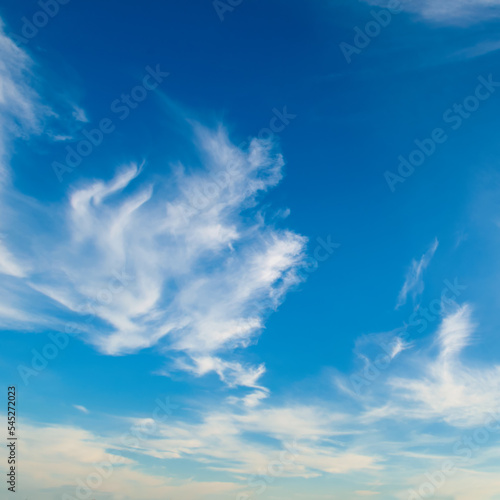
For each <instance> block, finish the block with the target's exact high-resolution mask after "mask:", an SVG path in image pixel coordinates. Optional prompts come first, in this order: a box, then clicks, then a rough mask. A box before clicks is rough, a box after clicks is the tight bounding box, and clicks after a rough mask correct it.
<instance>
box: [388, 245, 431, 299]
mask: <svg viewBox="0 0 500 500" xmlns="http://www.w3.org/2000/svg"><path fill="white" fill-rule="evenodd" d="M438 245H439V242H438V240H437V239H436V240H434V242H433V243H432V245H431V246H430V248H429V250H427V252H425V253H424V255H422V257H421V258H420V260H418V261H417V260H413V261H412V263H411V266H410V269H409V270H408V272H407V274H406V279H405V282H404V284H403V288H401V290H400V292H399V296H398V302H397V304H396V309H399V308H400V307H401V306H403V305H404V304H406V299H407V297H408V295H409V294H411V295H412V297H413V300H414V301H415V299H416V298H417V296H418V295H420V294H421V293H422V292H423V290H424V281H423V273H424V270H425V269H426V268H427V266H428V265H429V264H430V262H431V260H432V257H434V254H435V253H436V250H437V248H438Z"/></svg>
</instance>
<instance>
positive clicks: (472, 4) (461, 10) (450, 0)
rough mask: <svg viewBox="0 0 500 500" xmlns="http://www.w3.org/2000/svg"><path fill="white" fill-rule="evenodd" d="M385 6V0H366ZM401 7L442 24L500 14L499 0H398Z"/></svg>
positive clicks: (466, 21)
mask: <svg viewBox="0 0 500 500" xmlns="http://www.w3.org/2000/svg"><path fill="white" fill-rule="evenodd" d="M366 1H367V2H368V3H370V4H372V5H380V6H382V7H383V6H386V5H387V3H388V2H387V1H386V0H366ZM399 4H400V5H401V7H402V8H403V9H404V10H406V11H408V12H414V13H417V14H419V15H420V16H421V17H422V18H424V19H425V20H427V21H432V22H437V23H444V24H472V23H475V22H480V21H487V20H489V19H491V18H494V17H499V16H500V1H499V0H441V1H433V0H400V2H399Z"/></svg>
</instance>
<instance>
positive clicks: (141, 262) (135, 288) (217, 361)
mask: <svg viewBox="0 0 500 500" xmlns="http://www.w3.org/2000/svg"><path fill="white" fill-rule="evenodd" d="M0 43H1V44H2V46H4V48H5V49H6V50H5V53H4V56H3V60H2V65H1V66H0V72H1V74H2V75H3V76H4V77H5V78H4V80H3V82H2V85H3V86H2V88H1V89H0V104H3V105H5V106H7V108H8V111H9V113H8V114H7V115H6V116H4V117H3V119H2V125H3V126H4V128H5V127H7V126H8V125H9V124H16V123H18V122H21V121H22V122H23V123H25V122H26V123H27V124H28V125H30V127H26V128H25V130H26V131H29V130H30V129H32V130H34V129H36V127H37V124H38V120H39V115H40V114H43V111H41V109H42V107H40V106H39V105H38V104H37V102H38V97H37V96H36V94H35V93H34V91H32V90H31V89H30V88H29V86H28V84H27V83H26V81H27V80H26V79H25V78H24V76H23V72H24V71H25V70H26V68H27V67H28V64H29V59H28V57H27V56H26V55H25V54H24V53H23V52H22V51H21V50H20V49H19V48H18V47H16V46H15V45H14V44H12V42H11V41H10V40H8V39H7V38H6V37H5V36H3V37H1V38H0ZM74 109H75V110H76V111H78V110H80V108H78V107H74ZM80 111H81V110H80ZM77 118H78V119H79V120H83V118H84V114H82V113H81V112H78V117H77ZM190 139H191V140H192V141H193V144H192V146H191V148H192V149H194V151H195V153H197V154H198V156H199V158H200V163H201V165H202V167H201V168H197V169H188V168H186V167H184V166H183V165H181V164H177V165H176V166H175V172H174V174H171V173H168V174H167V173H165V174H163V175H160V176H157V177H156V178H155V180H154V181H153V180H151V179H150V178H148V176H147V175H146V174H145V172H144V169H143V168H142V167H143V165H137V164H134V163H132V164H129V165H125V166H123V167H122V168H121V169H119V170H118V171H117V173H116V174H115V175H114V176H113V177H111V178H110V179H106V180H88V181H82V182H81V183H80V184H79V185H78V186H77V187H76V188H73V189H72V190H71V191H70V192H69V193H68V196H67V199H66V200H64V201H63V202H60V203H59V204H53V205H50V206H49V205H44V204H43V203H40V202H37V201H35V200H25V199H23V200H22V202H21V201H20V200H21V198H22V195H20V194H18V193H16V192H15V190H14V188H13V187H12V186H9V187H10V192H11V193H14V196H12V195H10V196H8V197H7V196H4V197H3V199H2V200H1V203H3V206H4V208H5V210H3V214H4V217H3V220H2V227H0V229H1V231H2V233H3V235H4V237H3V240H2V241H0V272H2V273H4V274H7V275H9V276H11V277H14V278H16V279H17V281H15V282H13V281H12V280H11V281H8V282H7V281H6V282H5V283H4V284H3V285H1V286H0V296H5V297H6V300H7V302H6V303H5V304H4V308H5V309H6V311H7V312H8V314H7V315H6V316H0V327H1V328H15V329H19V330H26V329H31V328H32V327H33V321H32V319H30V318H33V317H35V318H37V319H38V320H39V321H40V323H41V324H43V325H44V326H45V327H47V326H48V327H49V328H54V329H64V324H65V323H68V322H69V321H71V322H72V323H73V325H74V326H75V328H76V329H77V330H78V331H80V332H81V333H82V334H83V337H84V338H85V339H86V340H87V341H89V342H91V343H92V344H94V345H95V346H96V347H97V348H98V349H99V350H100V351H102V352H104V353H106V354H110V355H119V354H125V353H132V352H136V351H138V350H140V349H143V348H146V347H151V346H155V345H158V344H160V345H161V349H163V350H164V351H165V353H166V354H167V356H169V357H170V358H174V364H173V366H174V367H177V368H182V369H186V370H189V371H191V372H192V373H194V374H196V375H199V376H201V375H204V374H206V373H209V372H216V373H218V374H219V376H220V378H221V379H222V380H224V381H226V382H227V383H228V384H229V385H232V386H235V385H244V386H248V387H254V388H258V387H259V386H258V379H259V378H260V377H261V376H262V374H263V373H264V371H265V368H264V366H263V365H261V366H257V367H251V366H247V365H245V364H244V363H242V362H240V361H234V360H232V359H227V355H228V353H230V352H231V351H232V350H233V349H235V348H237V347H246V346H248V345H249V344H250V343H251V342H253V341H254V340H255V339H256V338H257V336H258V335H259V333H260V332H261V331H262V329H263V327H264V321H265V319H266V317H267V315H268V314H269V313H270V312H271V311H273V310H274V309H276V308H277V307H278V305H279V304H280V303H281V301H282V300H283V298H284V296H285V294H286V292H287V291H288V290H289V289H290V288H291V287H292V286H294V285H295V284H297V283H298V282H299V281H300V278H299V275H298V270H299V268H300V266H301V265H302V263H303V259H304V248H305V244H306V239H305V238H304V237H302V236H300V235H298V234H296V233H294V232H292V231H288V230H285V229H280V228H277V227H275V223H276V221H275V220H274V219H273V218H272V217H271V218H270V219H271V220H270V221H268V220H267V217H266V214H265V212H263V211H262V210H259V208H258V202H259V197H260V196H261V195H263V194H264V193H265V192H267V191H268V190H269V189H271V188H272V187H274V186H275V185H276V184H278V182H279V181H280V180H281V177H282V170H283V165H284V162H283V159H282V157H281V155H280V153H279V152H278V151H277V150H276V148H275V146H274V145H273V144H272V142H270V141H267V140H258V139H254V140H253V141H251V142H250V144H249V146H248V147H247V148H246V149H242V148H239V147H237V146H235V145H234V144H232V143H231V141H230V139H229V137H228V135H227V133H226V132H225V130H224V129H223V127H220V128H219V129H217V130H209V129H207V128H205V127H202V126H201V125H195V126H194V131H193V137H192V138H190ZM165 170H167V169H165ZM5 171H6V172H8V169H6V170H5ZM13 198H14V199H13ZM243 214H244V215H243ZM26 231H28V232H29V233H30V243H29V245H28V244H26V242H25V241H24V239H23V238H24V234H26ZM14 256H15V257H14ZM26 297H29V298H30V300H29V303H28V301H27V300H26ZM28 313H29V315H28ZM25 314H26V321H23V319H22V318H23V315H25ZM14 317H15V321H14V320H13V318H14ZM61 318H64V321H63V320H62V319H61ZM224 355H226V358H225V357H224ZM249 402H250V404H251V401H250V400H249Z"/></svg>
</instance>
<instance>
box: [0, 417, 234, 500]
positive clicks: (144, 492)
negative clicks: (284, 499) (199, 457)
mask: <svg viewBox="0 0 500 500" xmlns="http://www.w3.org/2000/svg"><path fill="white" fill-rule="evenodd" d="M19 453H20V454H22V456H23V461H22V470H23V472H22V475H23V480H22V481H20V482H19V483H18V490H19V493H21V494H22V495H24V496H26V497H29V498H35V497H36V498H38V499H40V500H52V499H54V498H63V499H64V498H66V499H68V500H69V499H71V498H73V499H74V498H82V497H85V498H87V497H88V498H93V497H90V494H91V493H94V495H96V496H97V495H99V496H103V495H104V497H105V498H110V499H112V500H125V499H132V498H133V499H136V498H148V499H149V498H150V499H158V500H163V499H165V498H169V499H172V500H199V499H207V500H208V499H212V500H215V499H216V498H221V496H222V495H224V494H226V495H227V496H226V497H225V498H234V497H235V495H236V490H237V489H238V488H239V485H238V484H236V483H231V482H217V481H205V482H203V481H200V482H198V481H195V480H186V481H179V480H175V479H174V478H172V477H169V476H168V475H166V474H165V471H163V474H161V473H157V474H156V475H154V474H153V473H150V472H149V471H148V470H147V469H145V468H143V467H140V466H139V464H138V463H137V462H135V461H134V460H132V459H129V458H126V457H124V456H122V455H120V454H119V453H117V451H116V449H113V447H112V446H111V445H110V442H109V440H107V439H106V438H105V437H104V436H100V435H97V434H94V433H92V432H89V431H86V430H83V429H80V428H77V427H70V426H43V425H33V424H28V423H26V422H25V423H24V424H23V439H22V440H21V441H20V450H19ZM0 469H1V470H2V471H5V469H6V465H4V464H1V465H0ZM89 486H90V489H88V487H89ZM89 492H90V493H89ZM228 492H232V493H231V495H229V493H228ZM65 495H69V496H65ZM24 496H23V498H24Z"/></svg>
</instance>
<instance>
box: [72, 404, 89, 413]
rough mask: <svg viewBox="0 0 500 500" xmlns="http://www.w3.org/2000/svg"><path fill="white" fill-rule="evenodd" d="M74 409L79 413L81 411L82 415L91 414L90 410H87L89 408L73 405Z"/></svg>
mask: <svg viewBox="0 0 500 500" xmlns="http://www.w3.org/2000/svg"><path fill="white" fill-rule="evenodd" d="M73 408H75V409H77V410H78V411H81V412H82V413H85V414H87V415H88V414H89V413H90V412H89V410H87V408H85V406H81V405H73Z"/></svg>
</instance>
